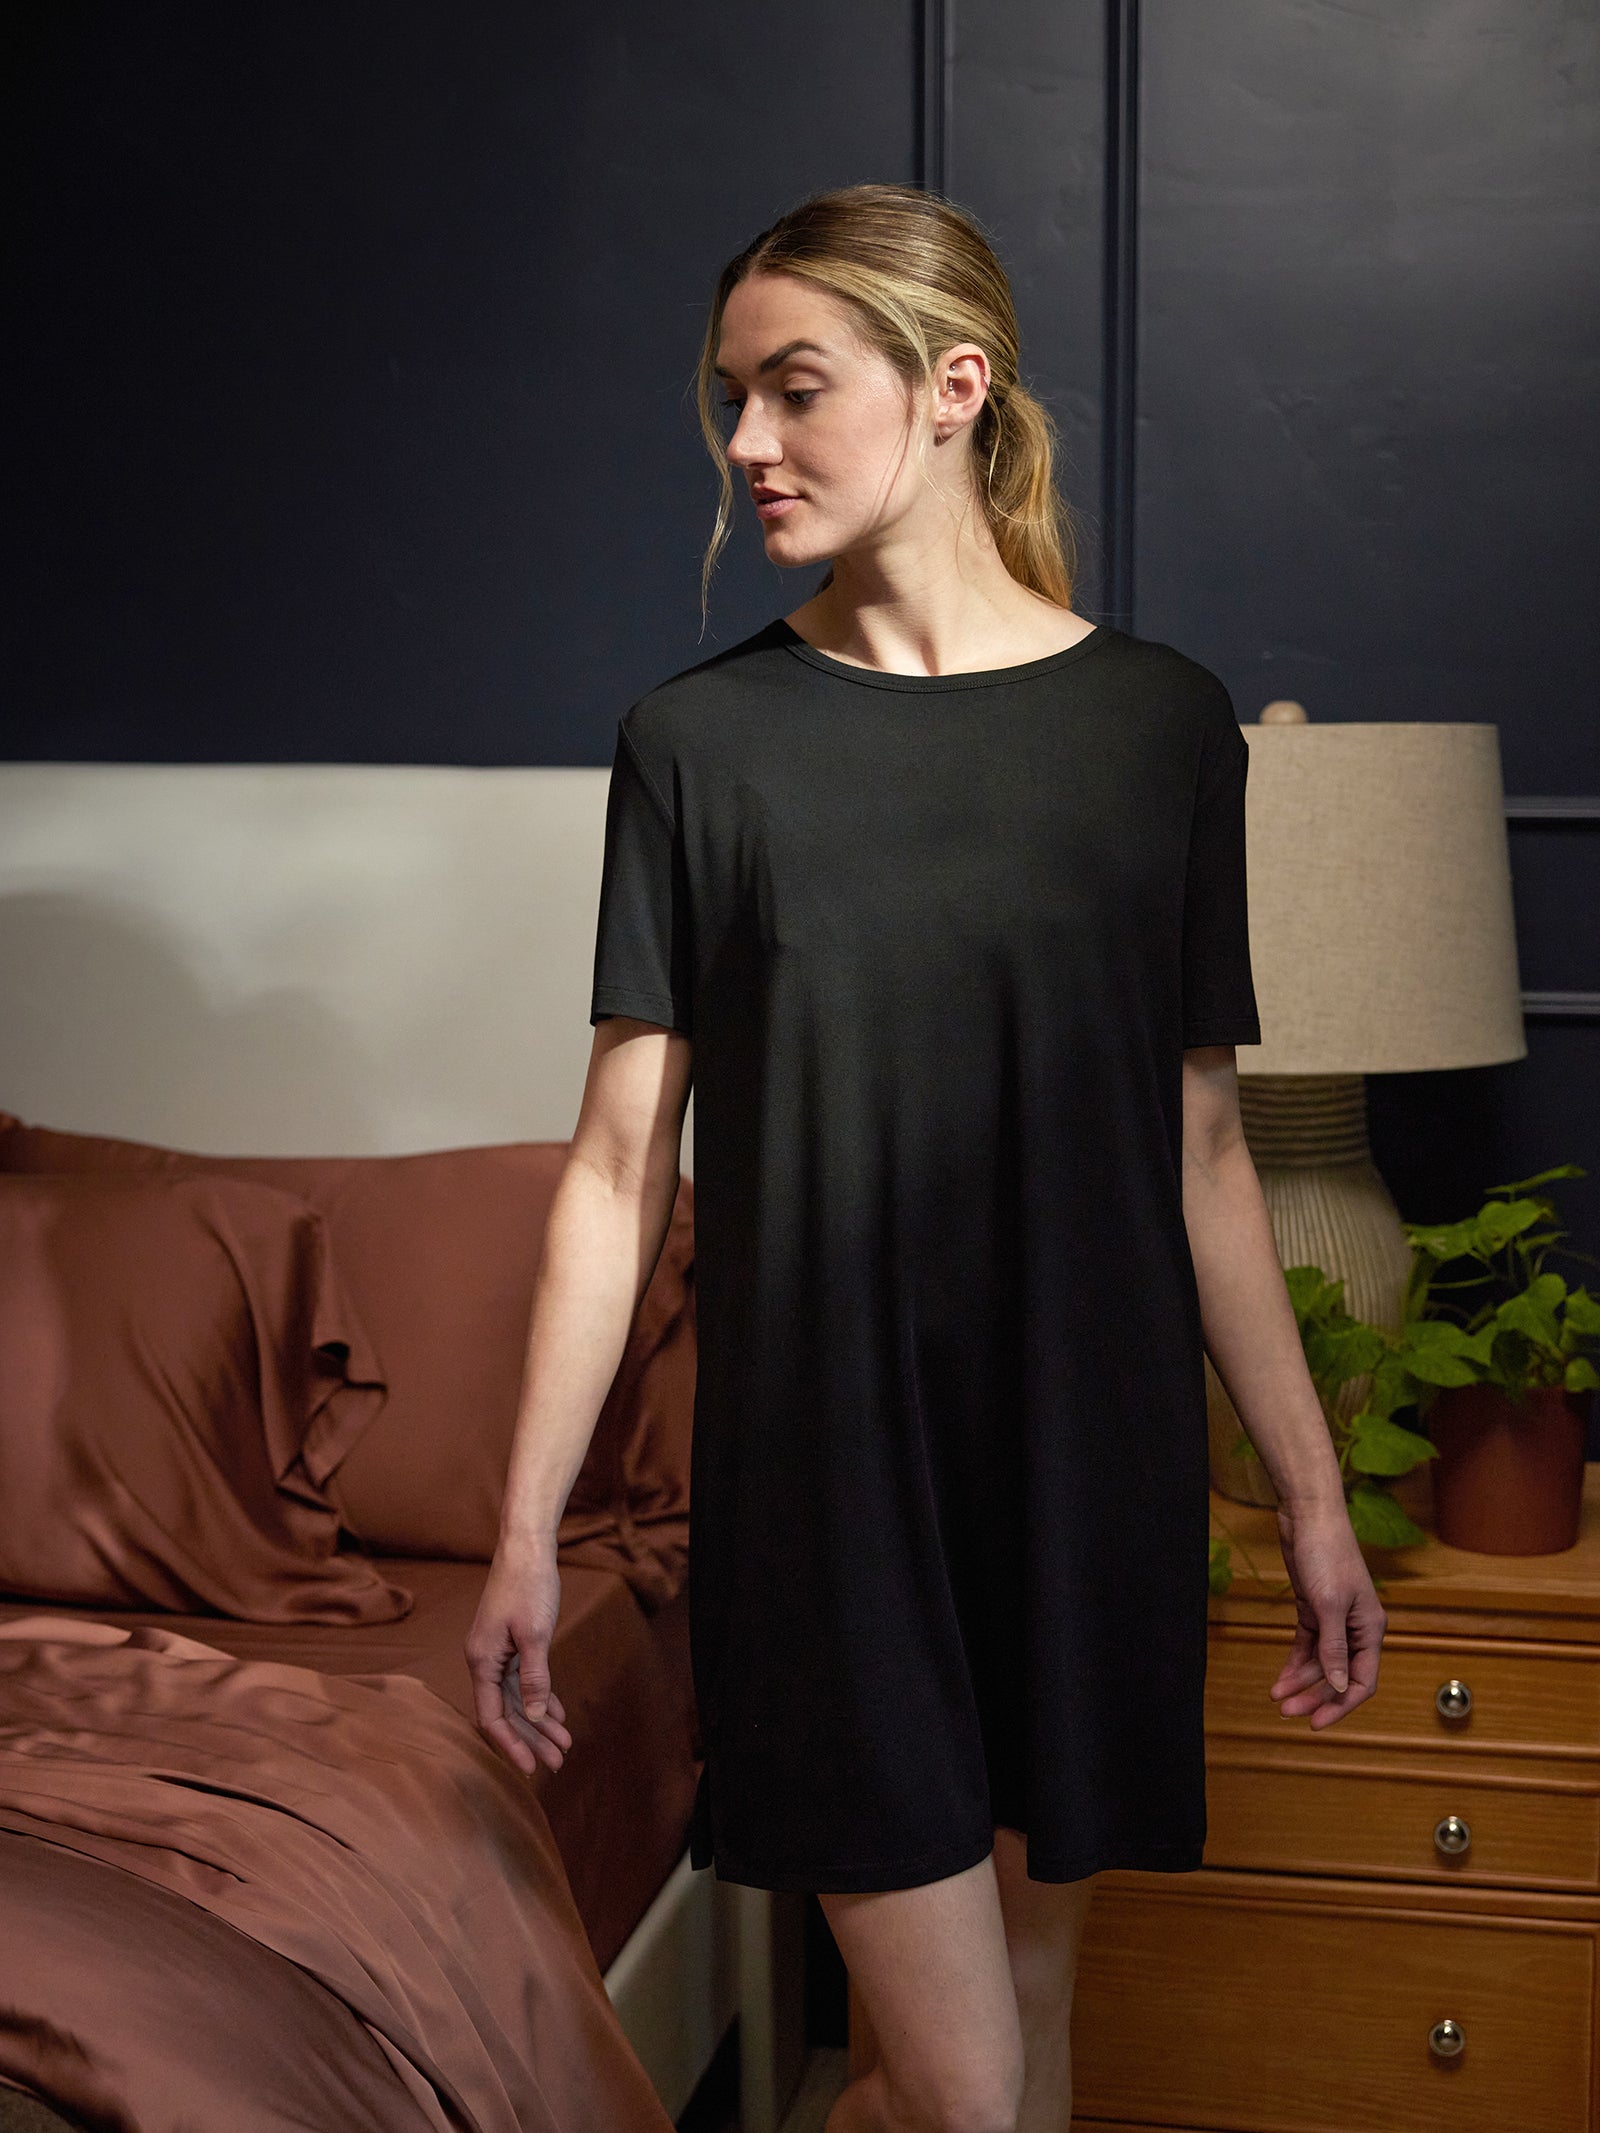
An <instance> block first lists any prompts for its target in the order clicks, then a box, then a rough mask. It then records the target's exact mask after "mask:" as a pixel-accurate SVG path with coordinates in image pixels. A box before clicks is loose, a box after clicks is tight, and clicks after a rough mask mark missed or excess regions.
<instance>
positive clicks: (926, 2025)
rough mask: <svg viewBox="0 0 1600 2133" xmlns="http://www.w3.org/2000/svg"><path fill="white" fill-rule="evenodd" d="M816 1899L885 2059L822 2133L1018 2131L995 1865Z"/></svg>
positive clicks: (1016, 2073)
mask: <svg viewBox="0 0 1600 2133" xmlns="http://www.w3.org/2000/svg"><path fill="white" fill-rule="evenodd" d="M817 1901H818V1902H819V1903H820V1904H821V1905H822V1908H823V1912H824V1915H825V1916H826V1918H827V1921H828V1924H829V1926H830V1927H831V1928H832V1931H833V1937H834V1939H835V1940H836V1941H837V1942H838V1944H839V1952H840V1954H841V1955H842V1956H843V1957H844V1962H845V1968H846V1969H847V1970H848V1971H849V1973H850V1979H851V1982H852V1984H853V1985H854V1986H855V1988H856V1990H857V1992H858V1993H859V1994H860V1996H861V1999H862V2002H863V2004H864V2005H865V2007H866V2010H867V2014H868V2018H869V2019H870V2021H871V2024H872V2028H873V2031H874V2032H875V2035H876V2039H877V2044H878V2050H879V2054H880V2056H879V2058H878V2062H877V2064H876V2065H875V2066H873V2067H872V2069H871V2071H870V2072H868V2073H866V2074H863V2075H862V2076H861V2077H860V2078H859V2079H858V2080H855V2081H852V2082H851V2083H850V2085H849V2087H848V2088H846V2089H845V2090H844V2092H843V2094H842V2095H840V2097H839V2098H838V2100H837V2101H836V2102H835V2104H834V2106H833V2109H832V2110H831V2111H830V2112H829V2113H828V2117H827V2121H826V2124H825V2126H824V2129H823V2133H1016V2129H1017V2127H1018V2126H1019V2124H1020V2120H1019V2119H1018V2116H1017V2112H1018V2109H1019V2107H1020V2104H1021V2099H1022V2087H1023V2076H1024V2063H1023V2040H1022V2027H1021V2024H1020V2022H1019V2021H1018V2018H1017V2002H1016V1995H1015V1992H1014V1990H1013V1988H1012V1983H1011V1959H1010V1955H1009V1953H1008V1949H1007V1943H1006V1929H1005V1919H1004V1916H1003V1914H1002V1911H1001V1908H1000V1893H999V1888H998V1885H997V1883H996V1880H995V1870H994V1861H993V1859H992V1858H985V1859H981V1860H980V1861H979V1862H978V1864H977V1865H976V1866H971V1867H967V1868H966V1869H964V1871H963V1872H961V1873H959V1874H952V1875H950V1876H948V1877H947V1878H946V1879H945V1880H943V1881H930V1882H927V1883H925V1884H924V1885H923V1886H922V1887H920V1888H912V1889H882V1890H874V1891H872V1892H870V1893H866V1894H856V1895H819V1897H818V1899H817Z"/></svg>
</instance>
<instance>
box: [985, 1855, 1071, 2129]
mask: <svg viewBox="0 0 1600 2133" xmlns="http://www.w3.org/2000/svg"><path fill="white" fill-rule="evenodd" d="M1027 1861H1028V1846H1027V1840H1026V1838H1024V1837H1023V1836H1022V1835H1020V1834H1019V1832H1018V1831H1016V1830H1014V1829H997V1830H996V1831H995V1833H994V1868H995V1879H996V1883H997V1886H998V1893H999V1898H1000V1909H1001V1914H1002V1916H1003V1918H1004V1921H1005V1935H1006V1948H1007V1952H1008V1954H1009V1957H1010V1963H1011V1981H1012V1988H1013V1993H1014V1996H1015V1999H1016V2003H1017V2017H1018V2020H1019V2022H1020V2024H1021V2028H1022V2043H1023V2066H1024V2079H1023V2091H1022V2104H1021V2108H1020V2109H1019V2111H1018V2113H1017V2133H1069V2129H1070V2127H1071V2125H1072V2034H1071V2028H1072V1992H1073V1986H1074V1984H1075V1983H1076V1981H1077V1974H1078V1948H1079V1944H1080V1942H1081V1941H1082V1938H1083V1928H1084V1922H1085V1920H1086V1919H1087V1917H1088V1915H1089V1899H1090V1897H1091V1896H1092V1895H1093V1893H1094V1876H1093V1875H1092V1874H1091V1875H1089V1876H1087V1877H1086V1878H1085V1879H1084V1880H1082V1881H1030V1880H1029V1879H1028V1863H1027Z"/></svg>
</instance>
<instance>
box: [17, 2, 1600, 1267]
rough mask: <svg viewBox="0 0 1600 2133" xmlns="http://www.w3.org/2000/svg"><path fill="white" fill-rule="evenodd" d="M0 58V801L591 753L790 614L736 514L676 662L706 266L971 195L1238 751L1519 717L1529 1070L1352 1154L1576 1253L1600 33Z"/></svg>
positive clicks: (1590, 1151)
mask: <svg viewBox="0 0 1600 2133" xmlns="http://www.w3.org/2000/svg"><path fill="white" fill-rule="evenodd" d="M4 35H5V36H6V38H7V39H8V40H9V50H8V54H7V65H6V68H5V83H6V86H5V90H4V95H5V110H4V120H5V123H4V127H3V133H0V153H3V154H4V156H5V158H6V165H7V168H6V179H7V183H6V189H5V190H6V199H7V203H8V238H9V244H8V254H7V262H8V263H7V280H8V294H9V296H10V298H11V313H12V317H13V319H14V321H15V322H16V323H15V324H14V325H13V329H12V331H11V332H10V333H9V334H8V335H7V336H6V342H5V361H6V363H7V365H8V368H9V376H8V379H7V393H6V406H7V412H8V416H9V422H8V429H9V432H10V439H9V441H10V452H9V455H8V457H9V460H10V465H9V467H8V480H7V505H6V543H7V553H6V562H5V569H6V586H7V593H8V595H9V597H8V599H7V602H6V610H7V620H6V624H5V628H6V632H7V637H6V648H5V653H4V661H5V684H6V686H5V717H6V730H5V734H4V737H3V740H0V753H3V754H4V755H6V756H9V757H11V758H14V759H15V758H46V759H99V760H133V761H185V760H208V761H303V760H315V761H344V762H360V761H374V762H387V761H400V762H446V763H480V764H495V763H552V764H555V763H591V764H599V763H602V762H604V761H606V760H608V758H609V751H610V743H611V735H612V730H613V724H614V721H615V719H616V716H617V714H618V712H619V710H620V709H622V708H624V707H625V706H626V705H627V704H628V703H629V702H630V701H632V700H633V698H634V697H636V696H637V695H638V694H640V693H641V692H642V691H643V690H644V689H646V688H648V687H649V686H650V685H651V684H652V683H653V682H654V681H656V680H657V679H659V678H660V677H661V676H663V675H665V674H668V673H671V672H673V671H675V670H676V669H677V668H679V667H682V666H685V665H687V664H689V663H690V662H691V661H693V660H694V659H696V658H699V657H702V656H704V655H705V654H706V653H707V652H709V651H711V650H713V649H715V647H716V646H717V645H718V644H725V643H728V642H731V641H733V640H734V639H735V638H737V637H739V636H742V635H744V634H745V633H746V632H747V631H749V630H751V629H753V628H755V627H757V626H758V625H759V624H760V623H762V622H764V621H765V620H767V619H768V618H769V617H770V616H771V615H772V614H774V613H778V612H781V611H782V610H784V609H785V608H789V607H792V606H794V605H795V604H796V603H797V601H798V600H799V599H802V598H804V597H805V595H806V593H807V592H808V591H809V590H810V587H811V585H812V583H813V582H814V575H813V574H811V573H799V574H795V575H793V576H790V575H787V574H784V573H781V572H778V571H777V570H775V569H774V568H772V567H771V566H770V565H768V564H767V563H766V562H765V560H764V558H763V556H762V554H761V550H760V543H759V540H758V538H757V535H756V531H755V528H754V525H753V523H752V522H751V521H750V520H749V519H748V517H743V518H741V520H740V521H739V524H738V527H737V531H736V535H735V539H734V541H733V543H732V544H731V546H730V548H729V549H728V550H726V551H725V553H724V556H723V560H722V563H721V566H720V570H719V576H718V580H717V584H716V589H715V591H714V594H713V603H712V610H711V622H710V628H709V629H708V631H707V633H706V635H705V636H704V637H702V636H701V634H700V621H699V566H700V556H701V552H702V549H703V546H704V543H705V541H706V539H707V537H708V535H709V532H710V528H711V523H712V516H713V512H714V507H715V478H714V474H713V471H712V468H711V465H710V463H709V461H708V460H707V458H706V456H705V454H704V449H703V447H702V445H701V443H700V439H699V435H698V430H697V427H696V424H695V421H694V416H693V408H692V401H691V398H690V393H689V380H690V376H691V372H692V367H693V363H694V359H695V354H696V350H697V347H698V343H699V338H700V334H701V332H702V328H703V322H704V317H705V309H706V304H707V301H708V298H709V294H710V291H711V287H712V284H713V281H714V278H715V275H716V272H717V270H718V268H719V267H720V266H721V264H722V262H723V261H724V259H725V258H726V257H727V256H728V255H729V254H730V253H731V252H733V251H734V250H735V249H736V248H737V247H738V246H740V245H741V244H742V243H744V242H745V241H746V240H747V239H748V238H749V237H750V236H751V235H752V234H753V233H754V232H755V231H756V230H757V229H759V228H760V227H762V226H763V225H764V224H765V223H767V222H768V221H770V220H771V219H772V218H773V216H774V215H776V214H777V213H778V212H780V211H781V209H782V208H783V207H785V206H786V205H788V204H789V203H791V202H792V201H794V200H796V199H798V198H800V197H801V196H802V195H803V194H805V193H806V192H808V191H811V190H814V189H817V188H820V187H823V186H828V185H836V184H844V183H850V182H854V181H856V180H860V179H865V178H878V179H883V178H888V179H908V180H912V181H915V182H921V183H926V184H931V185H935V186H939V187H942V188H943V189H945V190H947V191H948V192H950V194H951V195H952V196H953V197H954V198H955V199H956V200H958V201H959V202H960V203H962V204H963V205H965V206H967V207H969V208H970V209H971V210H973V211H974V212H975V213H976V214H977V215H978V216H979V218H980V220H981V221H982V222H983V223H984V225H985V227H986V228H987V229H988V231H989V232H990V234H991V236H992V237H993V239H994V241H995V242H996V244H997V246H998V247H999V249H1000V252H1001V255H1002V257H1003V258H1004V259H1005V261H1006V263H1007V265H1008V267H1009V269H1010V271H1011V274H1012V279H1013V284H1014V287H1015V290H1016V294H1017V302H1018V308H1019V312H1020V314H1021V319H1022V327H1023V348H1024V366H1025V370H1026V371H1027V373H1028V375H1029V377H1030V379H1031V381H1032V382H1033V383H1034V384H1035V386H1036V387H1037V388H1038V389H1039V390H1040V391H1041V392H1042V393H1043V394H1044V396H1045V398H1046V400H1047V402H1048V404H1049V405H1050V406H1051V407H1052V409H1053V411H1054V412H1055V414H1056V416H1057V419H1058V421H1059V422H1060V424H1061V426H1062V431H1063V445H1064V472H1065V481H1066V486H1067V488H1068V492H1069V494H1070V495H1071V497H1072V500H1073V502H1074V504H1075V505H1076V506H1077V508H1078V511H1079V514H1080V518H1081V521H1082V523H1083V526H1084V529H1085V531H1086V533H1087V535H1088V545H1087V548H1086V552H1085V556H1084V564H1085V569H1084V575H1083V579H1082V584H1081V591H1080V596H1079V599H1078V603H1077V604H1078V606H1079V607H1080V609H1081V610H1082V611H1083V612H1084V613H1086V614H1089V615H1091V616H1093V617H1094V618H1095V619H1098V620H1108V621H1118V622H1122V623H1124V624H1126V625H1128V626H1131V627H1133V628H1134V629H1136V630H1138V631H1139V632H1140V633H1142V634H1144V635H1147V636H1155V637H1162V638H1165V639H1167V640H1168V641H1170V642H1173V643H1176V644H1179V645H1181V646H1182V647H1183V648H1184V649H1185V650H1187V651H1189V652H1191V653H1192V654H1193V655H1194V656H1196V657H1197V658H1199V659H1202V660H1203V661H1205V662H1206V663H1207V664H1208V665H1211V666H1213V667H1215V668H1216V670H1217V671H1218V672H1219V673H1221V674H1222V675H1223V677H1224V678H1225V679H1226V681H1227V682H1228V684H1229V686H1230V688H1231V689H1232V690H1233V692H1234V697H1235V701H1236V704H1237V706H1238V709H1239V712H1240V715H1241V716H1242V717H1245V718H1253V717H1254V716H1255V715H1256V713H1257V712H1258V711H1259V709H1260V707H1261V705H1262V704H1263V703H1264V702H1265V701H1267V700H1268V699H1269V698H1271V697H1274V696H1282V695H1290V696H1295V697H1298V698H1300V699H1301V700H1302V701H1304V702H1305V703H1306V705H1307V706H1308V708H1309V710H1310V712H1311V715H1312V716H1313V717H1315V718H1321V719H1333V718H1381V719H1394V718H1425V719H1431V718H1443V719H1489V720H1492V721H1494V723H1495V724H1496V725H1497V726H1498V727H1499V730H1500V736H1501V748H1502V757H1503V761H1504V765H1505V773H1506V786H1507V791H1508V794H1509V795H1510V796H1511V801H1512V805H1511V809H1510V814H1511V836H1512V854H1513V865H1514V870H1515V876H1516V888H1517V902H1518V914H1519V926H1520V929H1521V935H1520V946H1521V956H1522V970H1523V980H1524V984H1525V986H1526V988H1527V991H1528V1009H1529V1021H1528V1030H1529V1044H1530V1057H1529V1059H1528V1060H1527V1061H1526V1062H1522V1063H1520V1064H1518V1065H1515V1066H1510V1067H1502V1068H1492V1069H1486V1070H1484V1071H1483V1072H1481V1073H1476V1074H1451V1075H1440V1076H1433V1075H1416V1076H1398V1075H1397V1076H1389V1077H1377V1078H1375V1079H1374V1080H1373V1082H1372V1084H1371V1093H1372V1109H1373V1120H1374V1136H1375V1142H1376V1146H1377V1153H1378V1156H1379V1161H1380V1164H1381V1165H1382V1167H1383V1169H1384V1170H1385V1173H1386V1175H1387V1176H1388V1177H1389V1178H1390V1180H1391V1182H1392V1183H1393V1185H1394V1187H1395V1190H1396V1194H1397V1197H1398V1198H1399V1200H1400V1202H1401V1205H1402V1208H1403V1209H1404V1211H1405V1212H1406V1213H1407V1214H1408V1215H1411V1216H1414V1217H1416V1218H1417V1219H1434V1218H1437V1217H1439V1216H1442V1215H1445V1214H1450V1213H1455V1212H1458V1211H1460V1210H1461V1209H1463V1208H1464V1207H1466V1206H1467V1205H1468V1204H1469V1203H1470V1202H1471V1201H1472V1199H1473V1196H1474V1195H1475V1194H1476V1192H1477V1191H1478V1190H1479V1189H1480V1188H1481V1187H1482V1186H1484V1185H1486V1184H1489V1183H1491V1182H1494V1181H1496V1180H1498V1179H1501V1178H1508V1177H1512V1176H1515V1175H1519V1174H1522V1173H1525V1172H1528V1171H1532V1170H1534V1169H1536V1168H1539V1167H1541V1166H1543V1165H1544V1164H1546V1163H1550V1162H1555V1161H1560V1160H1564V1159H1568V1158H1570V1159H1573V1160H1576V1161H1580V1162H1583V1163H1585V1164H1586V1165H1587V1166H1588V1167H1589V1169H1590V1172H1591V1176H1590V1178H1589V1179H1588V1180H1586V1181H1585V1183H1584V1185H1583V1186H1582V1187H1581V1188H1574V1189H1573V1190H1572V1191H1571V1192H1570V1194H1569V1195H1568V1198H1567V1201H1566V1204H1567V1205H1568V1206H1569V1207H1570V1208H1571V1209H1572V1211H1573V1213H1574V1216H1575V1220H1576V1227H1577V1228H1578V1230H1579V1232H1580V1236H1581V1240H1582V1242H1583V1244H1584V1246H1585V1248H1586V1249H1589V1250H1597V1249H1600V1103H1597V1102H1596V1100H1595V1096H1594V1091H1595V1090H1596V1089H1597V1088H1600V1064H1597V1043H1596V1038H1597V1031H1600V1022H1597V1019H1596V1014H1597V1009H1600V922H1597V921H1596V919H1595V916H1594V914H1595V912H1596V910H1597V909H1600V878H1597V853H1600V837H1597V835H1596V832H1597V830H1600V802H1597V801H1595V800H1594V799H1593V798H1592V797H1589V796H1594V795H1596V794H1600V715H1597V710H1596V703H1595V679H1594V678H1595V675H1596V672H1597V671H1600V660H1597V656H1596V655H1597V650H1600V647H1597V644H1596V626H1597V620H1600V602H1597V601H1596V600H1595V598H1594V595H1593V585H1594V580H1595V574H1596V562H1597V556H1600V538H1597V504H1596V495H1595V483H1594V480H1593V467H1594V464H1595V427H1596V422H1597V420H1600V349H1597V337H1596V333H1595V329H1594V324H1593V320H1594V315H1595V306H1594V303H1593V294H1594V266H1595V261H1596V258H1597V256H1600V247H1597V243H1596V239H1597V223H1600V208H1597V200H1600V193H1597V188H1596V182H1595V181H1596V142H1597V135H1600V77H1597V66H1600V57H1597V54H1600V40H1597V37H1596V23H1595V14H1594V8H1593V5H1592V0H1476V4H1475V5H1474V6H1472V7H1471V8H1462V7H1460V6H1459V5H1456V4H1454V0H1417V4H1415V5H1410V6H1406V7H1394V8H1381V7H1379V8H1352V7H1350V6H1348V5H1344V4H1335V0H1220V4H1217V5H1213V6H1209V7H1206V8H1184V7H1181V6H1178V5H1175V4H1173V0H1163V4H1160V5H1156V6H1145V7H1144V8H1142V9H1141V8H1140V7H1139V6H1138V5H1137V4H1136V0H1108V4H1107V5H1101V4H1098V0H1097V4H1094V5H1090V4H1089V0H1070V4H1065V5H1064V4H1062V0H985V4H984V6H983V7H982V8H979V7H978V6H977V5H976V4H975V0H872V4H870V5H865V6H863V5H862V4H860V0H811V4H810V5H809V6H808V7H807V8H806V9H805V10H804V12H803V13H801V14H792V13H790V12H789V11H787V10H783V9H778V8H753V9H744V10H729V9H728V8H726V7H725V6H720V5H719V6H711V5H708V4H706V0H681V4H678V5H675V6H673V7H671V8H662V7H659V6H648V7H647V6H643V5H639V4H636V0H611V4H609V5H608V6H606V7H603V8H598V9H588V10H582V9H564V10H558V9H535V8H531V7H529V6H527V5H526V4H525V0H473V4H471V5H469V6H466V7H457V8H447V7H443V6H439V5H437V4H434V0H390V4H389V5H387V6H385V7H384V8H382V9H381V10H380V9H373V8H365V7H356V6H351V5H348V4H337V0H334V4H321V5H310V4H302V5H283V6H278V7H274V8H272V9H270V10H262V9H255V10H241V9H232V8H218V7H216V6H214V5H208V6H202V5H200V4H198V0H172V4H169V5H150V4H138V0H130V4H125V5H115V6H114V5H110V4H105V5H86V4H81V0H80V4H76V5H74V4H72V0H49V4H41V0H14V4H13V6H12V7H11V8H10V9H8V10H7V11H6V15H5V29H4ZM1529 800H1533V801H1538V802H1541V803H1542V804H1541V805H1539V806H1537V807H1531V808H1530V807H1529V806H1528V805H1526V804H1525V803H1527V802H1528V801H1529ZM1586 801H1587V811H1586V809H1585V802H1586ZM1563 811H1564V819H1563Z"/></svg>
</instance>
